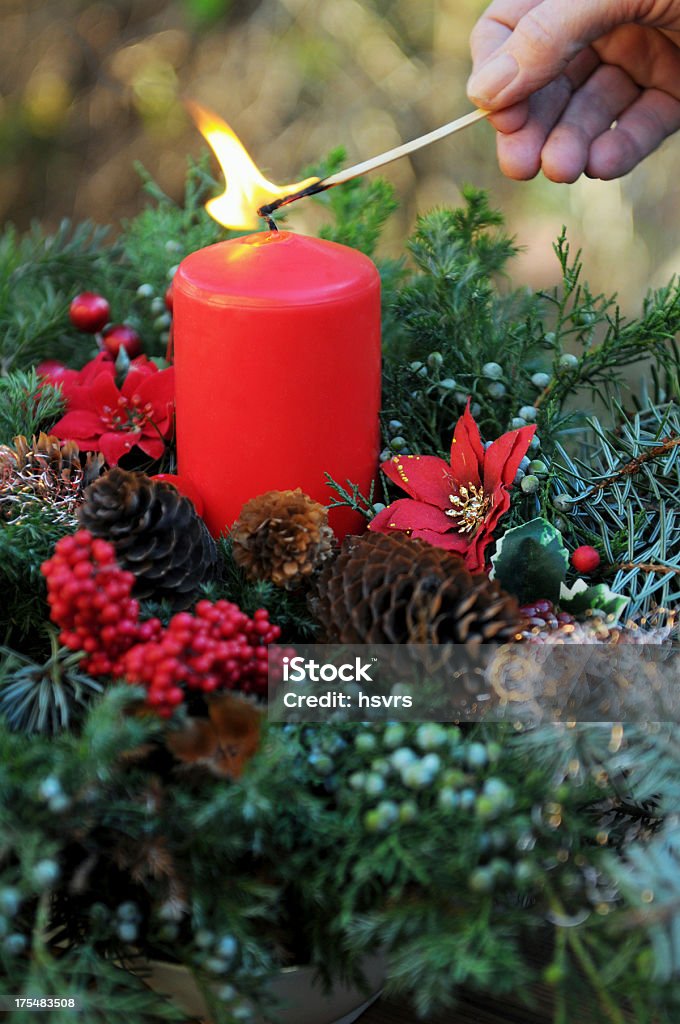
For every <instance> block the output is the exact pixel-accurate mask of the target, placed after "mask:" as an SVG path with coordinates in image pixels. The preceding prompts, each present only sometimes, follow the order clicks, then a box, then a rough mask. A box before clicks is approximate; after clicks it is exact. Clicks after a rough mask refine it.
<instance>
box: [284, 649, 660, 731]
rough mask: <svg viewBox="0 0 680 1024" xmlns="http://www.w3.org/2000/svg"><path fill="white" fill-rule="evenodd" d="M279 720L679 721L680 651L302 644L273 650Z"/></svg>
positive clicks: (533, 722) (536, 722) (534, 722)
mask: <svg viewBox="0 0 680 1024" xmlns="http://www.w3.org/2000/svg"><path fill="white" fill-rule="evenodd" d="M268 713H269V718H270V719H271V720H272V721H274V722H324V721H328V720H329V719H332V720H334V721H347V722H353V721H354V722H363V721H372V720H375V721H381V720H382V721H412V722H426V721H440V722H459V721H468V722H474V721H482V720H483V721H489V722H498V721H512V722H521V723H524V724H538V723H544V722H550V721H554V722H572V721H573V722H611V721H617V722H622V723H623V722H676V723H678V722H680V649H678V648H677V647H673V646H670V647H669V646H665V645H664V646H659V645H655V644H637V643H636V644H631V645H617V646H616V647H612V646H610V645H607V646H598V645H595V644H581V643H575V644H565V645H558V644H555V645H549V644H548V645H534V644H529V643H523V644H508V645H499V646H496V645H492V644H489V645H482V646H479V647H473V646H472V645H464V644H446V645H441V646H434V645H424V644H422V645H420V644H394V645H373V646H372V645H368V644H361V645H342V646H341V645H337V646H333V645H322V644H306V645H298V646H296V647H295V649H294V650H291V649H286V651H285V652H284V651H281V650H280V649H279V650H277V649H276V648H272V649H271V650H270V652H269V707H268Z"/></svg>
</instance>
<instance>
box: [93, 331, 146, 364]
mask: <svg viewBox="0 0 680 1024" xmlns="http://www.w3.org/2000/svg"><path fill="white" fill-rule="evenodd" d="M102 337H103V341H104V348H105V349H106V351H107V352H110V353H111V355H112V356H113V358H114V359H116V358H117V356H118V353H119V351H120V349H121V348H124V349H125V351H126V352H127V354H128V356H129V358H130V359H134V358H135V356H138V355H139V354H140V353H141V351H142V339H141V338H140V337H139V335H138V334H137V331H135V330H133V328H132V327H128V325H127V324H112V325H111V327H107V328H106V330H105V331H104V334H103V336H102Z"/></svg>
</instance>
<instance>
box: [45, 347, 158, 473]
mask: <svg viewBox="0 0 680 1024" xmlns="http://www.w3.org/2000/svg"><path fill="white" fill-rule="evenodd" d="M102 355H103V353H100V355H98V356H97V357H96V358H95V359H93V360H91V362H90V363H88V364H87V365H86V366H84V367H83V369H82V370H80V371H79V376H78V379H77V380H75V379H74V378H72V377H69V379H68V380H67V382H66V383H65V384H62V391H63V393H64V396H65V398H66V400H67V411H66V414H65V415H64V416H62V418H61V419H60V420H59V422H58V423H56V424H55V425H54V427H53V430H52V432H53V433H54V434H56V435H57V437H60V438H64V439H65V440H69V441H75V442H76V444H77V445H78V447H79V448H81V449H82V450H83V451H96V452H101V453H102V455H103V456H104V458H105V459H106V461H107V462H108V463H109V465H110V466H115V465H116V464H117V463H118V461H119V460H120V459H121V458H122V457H123V456H124V455H127V454H128V452H129V451H131V449H132V448H133V447H134V445H137V446H138V447H139V448H141V449H142V451H143V452H145V453H146V454H147V455H149V456H150V457H151V458H153V459H157V458H159V457H160V456H161V455H162V454H163V449H164V448H165V442H164V438H166V437H168V435H169V434H170V431H171V429H172V417H173V408H174V395H175V374H174V368H173V367H170V368H169V369H167V370H159V369H158V367H157V366H156V364H155V363H153V362H151V360H150V359H147V358H146V356H139V357H138V358H137V359H133V360H132V362H131V363H130V368H129V370H128V372H127V375H126V377H125V381H124V383H123V386H122V387H121V388H120V389H119V388H118V387H117V386H116V383H115V379H114V367H113V363H112V362H111V363H110V366H111V370H109V361H107V360H106V359H103V358H101V356H102ZM93 364H97V366H96V367H95V366H93ZM70 372H74V371H70ZM61 380H62V378H58V379H57V380H56V381H55V383H60V382H61Z"/></svg>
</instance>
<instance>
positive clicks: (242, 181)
mask: <svg viewBox="0 0 680 1024" xmlns="http://www.w3.org/2000/svg"><path fill="white" fill-rule="evenodd" d="M187 107H188V110H189V113H190V114H191V116H192V117H193V119H194V121H195V122H196V126H197V128H198V130H199V131H200V133H201V135H202V136H203V137H204V138H205V140H206V142H207V143H208V145H209V146H210V148H211V149H212V151H213V152H214V154H215V156H216V157H217V162H218V163H219V165H220V168H221V169H222V173H223V174H224V177H225V179H226V186H225V189H224V192H223V193H222V195H221V196H216V197H215V198H214V199H210V200H209V201H208V202H207V203H206V204H205V208H206V210H207V211H208V213H209V214H210V216H211V217H214V219H215V220H216V221H217V222H218V223H219V224H222V226H223V227H225V228H235V229H237V230H246V229H248V228H256V227H258V226H259V224H260V219H259V217H258V215H257V211H258V210H259V209H260V207H261V206H266V205H268V204H269V203H272V202H274V201H275V200H276V199H284V198H285V197H286V196H290V195H293V194H294V193H295V192H299V191H301V189H303V188H307V186H308V185H313V184H314V183H315V182H317V181H318V180H319V179H318V178H306V179H305V180H304V181H298V182H295V184H293V185H273V184H272V182H271V181H267V179H266V178H265V177H263V175H262V173H261V172H260V170H259V169H258V168H257V167H256V166H255V164H254V163H253V161H252V159H251V157H250V155H249V153H248V151H247V150H246V149H245V148H244V146H243V145H242V143H241V142H240V140H239V138H238V136H237V135H236V134H235V132H234V131H232V129H231V128H230V127H229V125H228V124H227V123H226V122H225V121H223V120H222V118H220V117H218V116H217V114H213V113H211V111H209V110H207V109H206V108H205V107H201V106H200V105H199V104H198V103H193V102H188V103H187Z"/></svg>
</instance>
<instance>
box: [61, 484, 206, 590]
mask: <svg viewBox="0 0 680 1024" xmlns="http://www.w3.org/2000/svg"><path fill="white" fill-rule="evenodd" d="M78 518H79V521H80V524H81V526H83V527H84V528H85V529H86V530H89V531H90V533H91V534H92V535H93V536H95V537H102V538H103V539H104V540H108V541H110V542H111V543H112V544H113V546H114V548H115V549H116V558H117V560H118V562H119V564H120V565H121V566H122V567H123V568H124V569H127V570H128V571H129V572H132V573H134V575H135V576H136V577H137V583H136V585H135V595H136V596H137V597H154V598H156V599H158V600H161V599H166V600H169V601H170V603H171V604H172V605H173V607H174V608H186V607H187V606H188V605H189V604H191V601H192V598H193V595H194V592H195V591H196V588H197V587H198V586H199V584H200V583H203V582H204V581H206V580H207V579H209V578H210V576H211V575H212V573H213V571H214V568H215V565H216V562H217V549H216V547H215V542H214V540H213V539H212V537H211V536H210V534H209V532H208V529H207V527H206V525H205V523H204V522H203V520H202V519H201V518H200V516H198V514H197V513H196V510H195V508H194V506H193V504H192V502H191V501H189V499H188V498H186V497H184V495H182V494H180V493H179V491H178V490H177V489H176V488H175V487H173V485H172V484H170V483H167V482H165V481H160V480H151V479H150V478H149V477H148V476H146V475H145V474H144V473H130V472H128V471H127V470H124V469H120V467H119V466H114V467H113V468H112V469H110V470H109V472H108V473H106V474H105V475H104V476H102V477H100V479H99V480H97V481H96V482H95V483H94V484H92V486H91V487H88V489H87V491H86V492H85V498H84V501H83V504H82V506H81V508H80V510H79V513H78Z"/></svg>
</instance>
